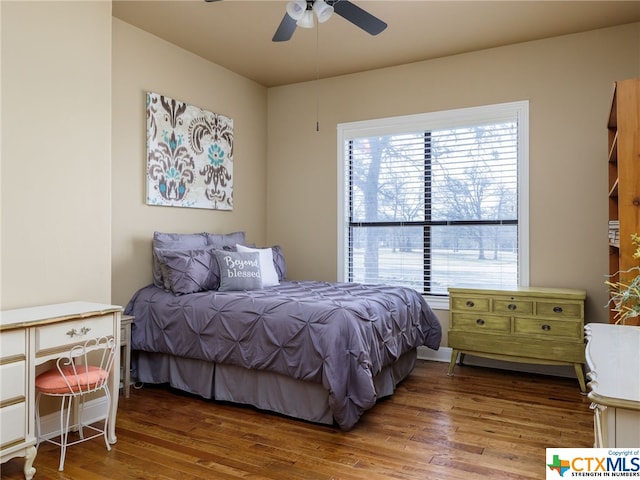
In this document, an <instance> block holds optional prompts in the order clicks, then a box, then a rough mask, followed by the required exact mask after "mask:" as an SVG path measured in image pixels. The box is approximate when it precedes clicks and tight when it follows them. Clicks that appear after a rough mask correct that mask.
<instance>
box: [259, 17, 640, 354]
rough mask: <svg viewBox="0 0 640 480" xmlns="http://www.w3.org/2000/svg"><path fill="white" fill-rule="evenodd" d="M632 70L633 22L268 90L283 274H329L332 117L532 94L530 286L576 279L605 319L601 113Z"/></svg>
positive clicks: (637, 38) (638, 36)
mask: <svg viewBox="0 0 640 480" xmlns="http://www.w3.org/2000/svg"><path fill="white" fill-rule="evenodd" d="M320 69H322V66H320ZM638 75H640V24H632V25H627V26H622V27H617V28H610V29H604V30H598V31H592V32H588V33H583V34H577V35H569V36H564V37H559V38H554V39H548V40H543V41H536V42H529V43H524V44H519V45H513V46H508V47H504V48H496V49H491V50H485V51H481V52H477V53H470V54H465V55H458V56H452V57H447V58H442V59H437V60H432V61H426V62H420V63H414V64H410V65H404V66H399V67H395V68H387V69H382V70H378V71H373V72H368V73H362V74H356V75H350V76H344V77H340V78H333V79H328V80H322V81H320V82H309V83H301V84H296V85H289V86H283V87H277V88H272V89H270V90H269V121H268V124H269V155H268V158H269V170H268V185H267V192H268V206H269V208H268V210H267V212H268V213H267V240H268V242H269V243H276V242H278V243H281V244H282V246H283V248H284V251H285V254H286V258H287V264H288V267H289V273H290V276H291V277H292V278H295V279H301V278H314V279H321V280H328V281H331V280H335V279H336V271H337V268H336V250H337V240H336V232H337V225H336V223H337V217H336V215H337V213H336V212H337V208H338V207H337V205H336V195H337V193H336V179H337V162H336V125H337V124H338V123H341V122H350V121H355V120H365V119H371V118H379V117H387V116H394V115H403V114H413V113H421V112H431V111H437V110H447V109H453V108H460V107H470V106H477V105H485V104H492V103H500V102H511V101H517V100H529V102H530V105H529V108H530V160H529V161H530V217H531V218H530V244H531V262H530V272H531V277H530V284H531V285H535V286H548V287H573V288H584V289H586V290H587V294H588V300H587V312H586V314H587V321H606V312H605V309H604V308H603V306H604V304H605V303H606V289H605V288H604V284H603V281H604V279H605V278H604V275H605V273H606V272H607V268H608V264H607V261H608V259H607V251H608V250H607V201H606V198H607V165H606V158H607V155H606V143H607V135H606V124H605V121H606V118H607V114H608V108H609V106H610V103H611V93H612V85H613V82H614V81H615V80H617V79H623V78H630V77H635V76H638ZM317 92H319V95H320V97H319V99H320V101H319V104H320V112H319V120H320V132H316V130H315V120H316V108H315V105H316V94H317ZM440 316H441V317H442V318H444V312H442V313H441V314H440ZM445 344H446V342H445Z"/></svg>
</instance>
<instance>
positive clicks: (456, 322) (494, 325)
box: [451, 313, 511, 333]
mask: <svg viewBox="0 0 640 480" xmlns="http://www.w3.org/2000/svg"><path fill="white" fill-rule="evenodd" d="M451 329H453V330H465V331H468V332H483V331H484V332H486V331H493V332H501V333H509V332H510V331H511V319H510V318H509V317H499V316H495V315H484V314H482V315H474V314H472V313H453V314H451Z"/></svg>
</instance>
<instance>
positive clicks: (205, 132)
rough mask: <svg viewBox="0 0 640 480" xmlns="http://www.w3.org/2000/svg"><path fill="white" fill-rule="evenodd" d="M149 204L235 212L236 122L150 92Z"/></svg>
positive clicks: (148, 96) (148, 117) (148, 121)
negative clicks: (234, 131) (234, 162)
mask: <svg viewBox="0 0 640 480" xmlns="http://www.w3.org/2000/svg"><path fill="white" fill-rule="evenodd" d="M147 204H148V205H163V206H171V207H191V208H209V209H215V210H232V209H233V120H232V119H231V118H228V117H225V116H224V115H220V114H217V113H212V112H208V111H206V110H203V109H201V108H198V107H195V106H193V105H188V104H186V103H184V102H181V101H179V100H175V99H173V98H169V97H166V96H164V95H159V94H157V93H151V92H148V93H147Z"/></svg>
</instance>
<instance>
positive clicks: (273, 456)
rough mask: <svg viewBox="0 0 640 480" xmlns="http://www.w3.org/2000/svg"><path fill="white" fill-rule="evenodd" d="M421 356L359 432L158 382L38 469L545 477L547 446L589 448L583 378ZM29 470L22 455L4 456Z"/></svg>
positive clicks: (94, 479) (262, 477)
mask: <svg viewBox="0 0 640 480" xmlns="http://www.w3.org/2000/svg"><path fill="white" fill-rule="evenodd" d="M447 366H448V365H447V364H445V363H438V362H428V361H418V365H417V367H416V369H415V371H414V372H413V373H412V375H411V376H410V377H409V378H408V379H406V380H405V381H404V382H403V383H402V384H400V385H399V386H398V388H397V390H396V393H395V395H394V396H393V397H391V398H387V399H384V400H381V401H380V402H379V403H378V405H376V406H375V407H374V408H373V409H372V410H370V411H368V412H367V413H366V414H365V415H364V417H363V418H362V420H361V421H360V423H358V424H357V425H356V427H355V428H353V429H352V430H351V431H349V432H343V431H341V430H340V429H338V428H336V427H333V426H326V425H316V424H312V423H309V422H304V421H300V420H294V419H290V418H286V417H283V416H281V415H276V414H270V413H267V412H261V411H258V410H256V409H253V408H250V407H242V406H237V405H230V404H226V403H219V402H213V401H208V400H204V399H201V398H199V397H194V396H190V395H186V394H182V393H180V392H176V391H175V390H171V389H166V388H164V387H157V386H145V387H144V388H142V389H133V390H132V391H131V396H130V398H128V399H125V398H124V397H123V396H121V397H120V406H119V411H118V424H117V428H116V432H117V435H118V442H117V443H116V444H115V445H113V446H112V450H111V452H107V450H106V448H105V446H104V443H102V442H101V441H100V439H96V440H92V441H90V442H85V443H82V444H79V445H74V446H71V447H69V450H68V452H67V460H66V463H65V471H64V472H58V471H57V465H58V455H59V450H58V448H57V447H55V446H54V445H50V444H43V445H41V446H40V449H39V452H38V456H37V457H36V461H35V465H34V466H35V467H36V469H37V473H36V477H35V479H36V480H38V479H47V478H51V479H82V480H85V479H86V480H107V479H113V478H123V479H125V478H136V479H160V480H165V479H186V480H197V479H207V480H208V479H222V480H237V479H245V480H247V479H248V480H266V479H273V480H276V479H277V480H282V479H287V480H288V479H292V480H298V479H300V480H302V479H304V480H329V479H336V478H340V479H345V480H373V479H399V480H424V479H431V478H434V479H435V478H438V479H440V478H446V479H447V480H476V479H477V480H480V479H482V480H486V478H491V479H515V480H533V479H536V480H537V479H539V478H543V477H544V468H545V448H546V447H575V448H579V447H590V446H592V443H593V423H592V422H593V417H592V413H591V411H590V410H589V404H590V402H589V400H588V399H587V398H586V397H585V396H583V395H580V389H579V387H578V383H577V381H576V380H574V379H567V378H557V377H547V376H541V375H531V374H525V373H518V372H508V371H501V370H495V369H488V368H481V367H471V366H462V367H457V368H456V371H455V376H453V377H448V376H447V375H446V372H447ZM1 476H2V478H3V480H17V479H22V478H24V477H23V476H22V460H21V459H12V460H10V461H9V462H7V463H5V464H3V465H2V469H1Z"/></svg>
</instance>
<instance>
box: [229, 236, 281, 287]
mask: <svg viewBox="0 0 640 480" xmlns="http://www.w3.org/2000/svg"><path fill="white" fill-rule="evenodd" d="M236 249H237V250H238V251H239V252H257V253H259V254H260V274H261V276H262V286H263V287H270V286H273V285H280V281H279V280H278V272H276V266H275V265H274V264H273V250H271V249H270V248H251V247H246V246H244V245H240V244H237V245H236Z"/></svg>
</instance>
